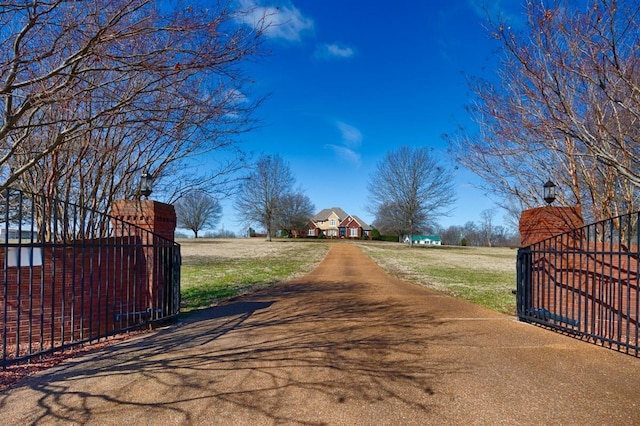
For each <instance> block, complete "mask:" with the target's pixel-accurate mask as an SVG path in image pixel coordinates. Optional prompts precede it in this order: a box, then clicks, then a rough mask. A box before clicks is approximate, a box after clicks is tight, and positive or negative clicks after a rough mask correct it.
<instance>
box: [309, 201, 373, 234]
mask: <svg viewBox="0 0 640 426" xmlns="http://www.w3.org/2000/svg"><path fill="white" fill-rule="evenodd" d="M371 231H372V228H371V227H370V226H369V225H368V224H367V223H366V222H365V221H363V220H362V219H360V218H359V217H358V216H354V215H349V214H347V213H346V212H345V211H344V210H342V209H341V208H340V207H332V208H330V209H323V210H321V211H320V213H318V214H317V215H315V216H313V217H312V218H311V220H310V221H309V223H308V224H307V227H306V228H305V230H304V231H303V235H306V236H308V237H320V236H324V237H326V238H352V239H361V238H371ZM301 234H302V233H301Z"/></svg>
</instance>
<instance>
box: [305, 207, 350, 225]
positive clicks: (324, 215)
mask: <svg viewBox="0 0 640 426" xmlns="http://www.w3.org/2000/svg"><path fill="white" fill-rule="evenodd" d="M331 213H335V214H336V215H337V216H338V219H340V220H341V221H342V220H343V219H344V218H346V217H347V216H349V215H348V214H347V213H345V211H344V210H342V209H341V208H340V207H331V208H330V209H322V210H321V211H320V213H318V214H317V215H315V216H314V217H312V218H311V220H312V221H314V222H318V221H321V220H327V219H329V216H330V215H331Z"/></svg>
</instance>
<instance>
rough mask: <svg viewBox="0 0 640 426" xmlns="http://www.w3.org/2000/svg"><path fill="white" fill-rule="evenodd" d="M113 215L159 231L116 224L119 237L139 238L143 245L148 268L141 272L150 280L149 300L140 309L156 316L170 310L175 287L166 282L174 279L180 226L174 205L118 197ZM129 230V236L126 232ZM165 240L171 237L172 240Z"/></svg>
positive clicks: (145, 263) (112, 208) (148, 288)
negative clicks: (176, 230) (172, 292)
mask: <svg viewBox="0 0 640 426" xmlns="http://www.w3.org/2000/svg"><path fill="white" fill-rule="evenodd" d="M111 216H114V217H115V218H117V219H120V220H122V221H124V222H127V223H131V224H134V225H137V226H139V227H140V228H142V229H144V230H147V231H150V232H152V233H153V234H155V235H153V234H150V233H147V232H141V231H140V230H136V228H133V227H128V226H122V224H116V236H117V237H118V236H119V237H133V238H138V239H139V242H140V243H141V245H142V250H141V254H142V256H144V260H143V262H144V263H143V264H144V266H145V267H144V268H143V269H144V270H140V272H139V273H140V274H143V277H141V279H142V280H143V281H142V282H145V281H146V283H147V286H146V287H147V289H146V292H147V294H146V296H145V299H146V301H144V302H142V305H141V306H139V307H138V308H137V309H148V310H149V311H150V312H152V315H155V314H156V313H157V312H159V311H160V310H166V308H167V306H168V303H169V299H171V297H172V294H171V289H170V288H168V287H167V285H166V284H167V283H166V282H165V281H166V280H167V279H171V277H170V275H171V267H172V265H171V264H170V263H171V262H172V259H171V258H170V255H169V253H172V247H173V241H174V237H175V229H176V213H175V209H174V207H173V206H172V205H171V204H165V203H160V202H158V201H153V200H118V201H116V202H114V203H113V205H112V206H111ZM125 233H127V234H128V235H123V234H125ZM132 234H133V235H132ZM156 235H157V236H159V237H162V238H163V239H164V240H163V239H160V238H157V237H156ZM165 240H169V241H170V243H169V244H168V243H167V242H166V241H165ZM168 246H171V247H168Z"/></svg>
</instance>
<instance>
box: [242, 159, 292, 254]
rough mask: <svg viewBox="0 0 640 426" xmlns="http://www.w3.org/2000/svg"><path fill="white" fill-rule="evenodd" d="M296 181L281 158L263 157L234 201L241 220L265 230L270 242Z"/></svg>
mask: <svg viewBox="0 0 640 426" xmlns="http://www.w3.org/2000/svg"><path fill="white" fill-rule="evenodd" d="M294 183H295V179H294V177H293V175H292V174H291V170H290V169H289V165H288V164H287V163H285V161H284V160H283V159H282V157H280V156H278V155H273V156H271V155H267V156H262V157H260V158H259V159H258V160H257V161H256V163H255V165H254V167H253V170H252V171H251V172H250V173H249V175H248V176H247V177H246V178H245V180H244V181H243V182H242V184H241V186H240V189H239V192H238V195H237V197H236V200H235V204H234V206H235V209H236V211H237V212H238V215H239V217H240V218H241V220H243V221H244V222H245V223H247V224H251V223H252V222H255V223H259V224H260V225H262V226H264V227H265V229H266V231H267V241H271V237H272V235H273V232H274V231H275V230H276V229H275V228H276V226H277V225H278V223H279V219H280V216H279V214H280V211H281V208H282V200H283V197H285V196H286V195H287V194H289V193H291V192H292V188H293V184H294Z"/></svg>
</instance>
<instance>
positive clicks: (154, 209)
mask: <svg viewBox="0 0 640 426" xmlns="http://www.w3.org/2000/svg"><path fill="white" fill-rule="evenodd" d="M111 216H114V217H116V218H118V219H121V220H123V221H125V222H129V223H133V224H134V225H137V226H139V227H141V228H144V229H147V230H149V231H151V232H153V233H155V234H158V235H160V236H161V237H162V238H166V239H167V240H170V241H174V238H175V235H174V234H175V230H176V211H175V209H174V208H173V206H172V205H171V204H165V203H160V202H158V201H154V200H118V201H116V202H114V203H113V205H112V206H111Z"/></svg>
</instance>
